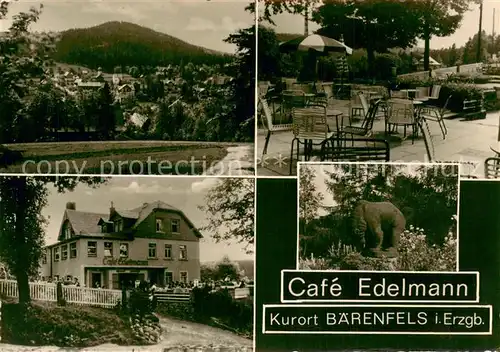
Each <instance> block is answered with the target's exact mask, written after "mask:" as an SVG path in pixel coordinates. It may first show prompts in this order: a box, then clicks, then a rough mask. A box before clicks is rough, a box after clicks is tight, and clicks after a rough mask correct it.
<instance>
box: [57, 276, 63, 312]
mask: <svg viewBox="0 0 500 352" xmlns="http://www.w3.org/2000/svg"><path fill="white" fill-rule="evenodd" d="M56 296H57V305H58V306H62V305H63V300H64V297H63V292H62V283H61V281H58V282H57V288H56Z"/></svg>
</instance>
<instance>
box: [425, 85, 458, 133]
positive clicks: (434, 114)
mask: <svg viewBox="0 0 500 352" xmlns="http://www.w3.org/2000/svg"><path fill="white" fill-rule="evenodd" d="M450 100H451V95H450V96H448V98H447V99H446V102H445V103H444V106H443V107H442V108H439V107H434V106H428V107H424V108H422V109H421V110H420V117H421V118H423V119H425V120H427V121H434V122H437V123H438V124H439V128H440V129H441V133H442V135H443V139H446V134H447V133H448V130H447V129H446V125H445V123H444V114H445V113H446V109H447V108H448V104H449V102H450Z"/></svg>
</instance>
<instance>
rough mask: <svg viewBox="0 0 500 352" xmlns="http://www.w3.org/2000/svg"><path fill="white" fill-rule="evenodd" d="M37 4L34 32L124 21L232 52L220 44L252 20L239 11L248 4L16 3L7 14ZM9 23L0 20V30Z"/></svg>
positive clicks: (233, 0)
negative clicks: (38, 15)
mask: <svg viewBox="0 0 500 352" xmlns="http://www.w3.org/2000/svg"><path fill="white" fill-rule="evenodd" d="M40 3H43V6H44V8H43V12H42V15H41V17H40V19H39V21H38V22H37V23H36V24H35V25H34V26H33V27H32V28H33V30H36V31H62V30H66V29H70V28H85V27H92V26H95V25H99V24H102V23H105V22H108V21H126V22H132V23H135V24H139V25H142V26H145V27H148V28H151V29H154V30H156V31H159V32H162V33H166V34H168V35H171V36H174V37H177V38H179V39H181V40H184V41H186V42H188V43H190V44H193V45H198V46H202V47H205V48H208V49H212V50H218V51H223V52H228V53H234V51H235V48H236V47H235V46H234V45H233V44H227V43H224V42H223V40H224V39H225V38H227V37H228V36H229V35H230V34H232V33H234V32H236V31H237V30H238V29H242V28H248V27H250V26H251V25H253V24H254V22H255V17H254V15H252V14H250V13H248V12H247V11H245V7H246V6H247V5H248V3H249V1H248V0H210V1H207V0H155V1H151V0H140V1H118V0H48V1H41V2H40V1H33V0H19V1H18V2H14V3H12V4H11V5H10V6H11V7H10V11H9V15H14V14H17V13H19V12H21V11H26V10H28V9H29V8H30V7H31V6H38V5H39V4H40ZM9 26H10V20H4V21H2V20H0V31H2V30H7V29H8V28H9Z"/></svg>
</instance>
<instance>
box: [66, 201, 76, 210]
mask: <svg viewBox="0 0 500 352" xmlns="http://www.w3.org/2000/svg"><path fill="white" fill-rule="evenodd" d="M66 209H71V210H76V203H75V202H68V203H66Z"/></svg>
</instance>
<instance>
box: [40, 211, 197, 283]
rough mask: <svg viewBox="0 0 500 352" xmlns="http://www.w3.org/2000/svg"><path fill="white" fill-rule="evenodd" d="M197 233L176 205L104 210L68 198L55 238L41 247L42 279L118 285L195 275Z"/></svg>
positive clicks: (185, 279)
mask: <svg viewBox="0 0 500 352" xmlns="http://www.w3.org/2000/svg"><path fill="white" fill-rule="evenodd" d="M201 238H203V236H202V235H201V233H200V232H199V231H198V230H197V229H196V227H195V226H194V225H193V223H192V222H191V221H190V220H189V219H188V218H187V217H186V215H185V214H184V213H183V212H182V211H181V210H180V209H177V208H175V207H173V206H171V205H169V204H166V203H164V202H162V201H156V202H153V203H144V204H142V205H141V206H139V207H137V208H134V209H130V210H117V209H115V208H114V206H113V203H111V207H110V210H109V214H97V213H92V212H88V211H79V210H77V209H76V204H75V203H72V202H70V203H68V204H67V205H66V209H65V211H64V216H63V220H62V223H61V226H60V230H59V236H58V239H57V243H55V244H52V245H49V246H47V247H45V248H44V253H43V255H42V258H41V265H40V272H39V274H40V276H41V278H42V279H44V280H49V279H52V280H59V279H62V280H64V281H72V282H78V283H79V284H80V285H82V286H83V285H85V286H86V287H100V288H112V289H120V288H122V287H123V286H133V285H134V283H135V281H136V280H146V281H149V282H151V283H155V284H156V285H159V286H164V285H166V284H168V283H169V282H172V281H179V282H184V283H188V282H192V281H196V280H199V279H200V246H199V243H200V239H201Z"/></svg>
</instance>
